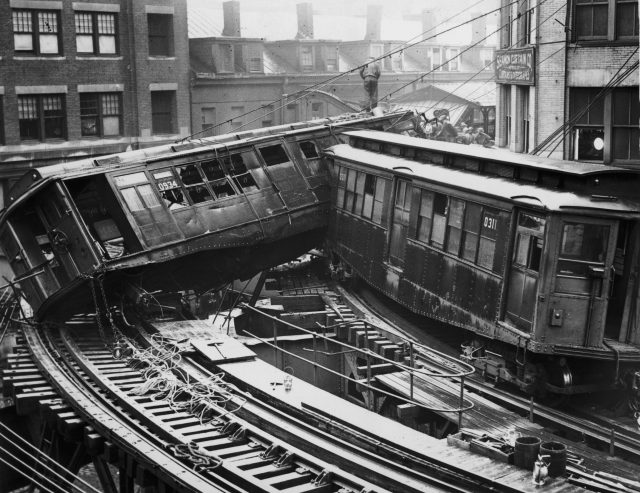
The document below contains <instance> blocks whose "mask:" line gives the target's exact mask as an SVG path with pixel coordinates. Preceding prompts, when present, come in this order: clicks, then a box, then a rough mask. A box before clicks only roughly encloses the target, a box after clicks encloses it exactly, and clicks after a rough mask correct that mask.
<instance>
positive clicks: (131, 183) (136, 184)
mask: <svg viewBox="0 0 640 493" xmlns="http://www.w3.org/2000/svg"><path fill="white" fill-rule="evenodd" d="M113 182H114V184H115V185H116V187H117V188H118V190H119V191H120V194H121V196H122V199H123V201H124V203H125V204H126V208H125V210H128V212H129V214H130V215H131V216H132V217H133V221H134V225H135V226H137V227H138V230H139V235H140V240H141V241H142V242H143V243H144V244H145V245H147V246H148V247H150V246H156V245H161V244H163V243H167V242H170V241H175V240H178V239H181V238H183V236H182V233H181V232H180V230H179V229H178V227H177V226H176V224H175V222H174V220H173V218H172V217H171V214H170V213H169V211H168V209H167V208H166V207H165V206H163V204H162V203H161V202H160V199H159V197H158V195H157V194H156V192H155V190H154V189H153V187H152V185H151V183H150V182H149V178H148V177H147V175H146V173H144V171H138V172H135V173H128V174H124V175H120V176H116V177H114V178H113ZM156 186H157V188H158V190H160V191H162V190H170V189H173V188H175V189H177V188H178V184H177V182H176V181H175V177H172V176H170V177H168V178H167V179H166V181H161V180H157V181H156ZM180 193H181V192H180ZM180 199H181V200H186V199H184V197H182V196H181V195H180ZM187 204H188V202H187Z"/></svg>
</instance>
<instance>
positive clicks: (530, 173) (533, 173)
mask: <svg viewBox="0 0 640 493" xmlns="http://www.w3.org/2000/svg"><path fill="white" fill-rule="evenodd" d="M519 178H520V180H521V181H527V182H529V183H537V182H538V179H539V174H538V170H535V169H529V168H520V176H519Z"/></svg>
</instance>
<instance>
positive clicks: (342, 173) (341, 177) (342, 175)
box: [336, 166, 347, 209]
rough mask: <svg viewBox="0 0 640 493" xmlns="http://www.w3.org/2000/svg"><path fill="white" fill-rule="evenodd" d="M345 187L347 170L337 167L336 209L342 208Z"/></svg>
mask: <svg viewBox="0 0 640 493" xmlns="http://www.w3.org/2000/svg"><path fill="white" fill-rule="evenodd" d="M346 185H347V168H345V167H344V166H338V194H337V197H336V207H339V208H340V209H342V208H343V207H344V188H345V187H346Z"/></svg>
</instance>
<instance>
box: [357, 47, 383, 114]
mask: <svg viewBox="0 0 640 493" xmlns="http://www.w3.org/2000/svg"><path fill="white" fill-rule="evenodd" d="M374 60H375V59H374V58H373V57H372V56H370V57H369V60H368V61H367V64H366V65H365V66H363V67H362V68H361V69H360V77H362V80H364V90H365V92H366V93H367V96H368V98H369V106H368V108H367V109H368V110H369V111H373V108H375V107H376V106H378V79H379V78H380V65H378V62H376V61H374Z"/></svg>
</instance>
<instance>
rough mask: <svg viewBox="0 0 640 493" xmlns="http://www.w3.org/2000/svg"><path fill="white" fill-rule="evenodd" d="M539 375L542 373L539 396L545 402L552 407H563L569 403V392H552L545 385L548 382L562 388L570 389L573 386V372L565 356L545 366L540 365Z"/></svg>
mask: <svg viewBox="0 0 640 493" xmlns="http://www.w3.org/2000/svg"><path fill="white" fill-rule="evenodd" d="M538 375H540V380H539V381H540V385H539V386H538V393H539V395H538V397H539V398H540V400H541V401H542V402H543V403H544V404H546V405H547V406H550V407H561V406H563V405H566V404H568V402H569V399H570V395H569V394H558V393H553V392H550V391H549V390H548V389H547V388H546V386H545V385H544V384H545V383H547V382H548V383H550V384H551V385H554V386H555V387H560V388H562V389H569V388H570V387H571V386H573V373H572V372H571V368H569V365H568V364H567V363H566V361H565V360H564V358H563V359H560V360H553V361H550V362H548V363H547V364H545V365H544V366H543V365H538Z"/></svg>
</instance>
